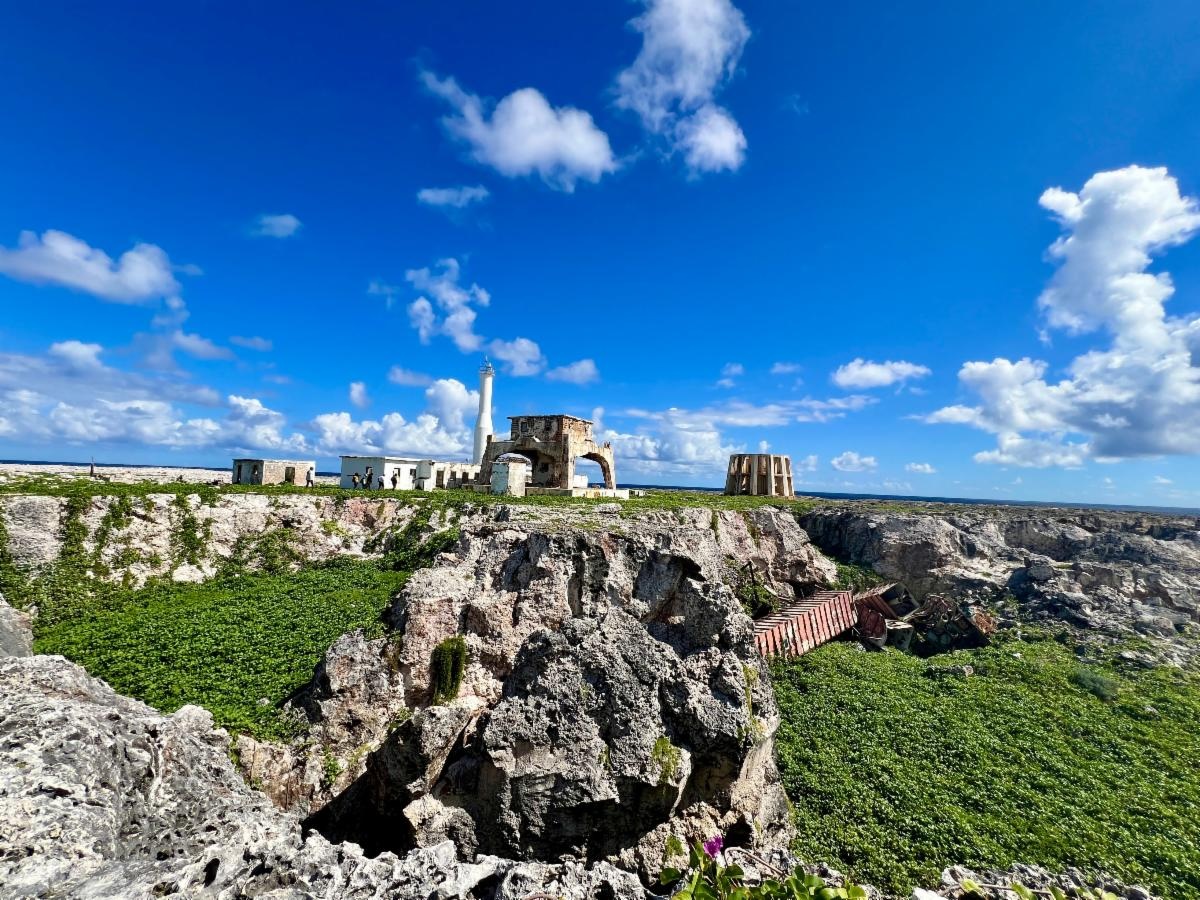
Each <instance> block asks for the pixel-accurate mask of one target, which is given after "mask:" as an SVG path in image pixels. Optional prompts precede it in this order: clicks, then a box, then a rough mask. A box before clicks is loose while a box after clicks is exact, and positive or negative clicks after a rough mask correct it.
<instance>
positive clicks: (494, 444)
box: [478, 415, 617, 495]
mask: <svg viewBox="0 0 1200 900" xmlns="http://www.w3.org/2000/svg"><path fill="white" fill-rule="evenodd" d="M509 421H510V422H512V428H511V430H510V433H509V438H508V440H506V441H498V440H495V439H494V438H493V439H492V440H491V441H489V442H488V444H487V447H486V449H485V450H484V453H483V463H482V465H481V466H480V473H479V478H478V483H479V484H481V485H485V484H486V485H490V484H491V483H492V470H493V468H494V466H495V465H496V462H497V461H498V460H499V459H500V457H502V456H507V455H516V456H523V457H525V459H527V460H529V464H530V486H529V487H530V493H563V494H574V493H578V492H589V489H588V488H579V487H577V486H576V484H575V461H576V460H577V459H588V460H592V461H593V462H595V463H598V464H599V466H600V472H601V474H602V475H603V477H604V488H605V489H606V490H607V491H610V492H614V495H615V491H616V487H617V479H616V469H615V465H614V462H613V450H612V445H611V444H608V443H605V444H597V443H596V440H595V437H594V436H593V434H592V423H591V422H589V421H588V420H587V419H580V418H576V417H575V416H566V415H553V416H509ZM593 493H594V492H593Z"/></svg>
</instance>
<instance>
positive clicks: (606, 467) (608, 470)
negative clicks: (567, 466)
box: [579, 450, 617, 490]
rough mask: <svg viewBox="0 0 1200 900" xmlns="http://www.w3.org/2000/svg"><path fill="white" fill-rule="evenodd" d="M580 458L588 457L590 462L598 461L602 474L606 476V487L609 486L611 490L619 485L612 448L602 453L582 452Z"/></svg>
mask: <svg viewBox="0 0 1200 900" xmlns="http://www.w3.org/2000/svg"><path fill="white" fill-rule="evenodd" d="M579 458H580V459H586V460H588V461H590V462H594V463H597V464H598V465H599V466H600V474H601V475H602V476H603V478H604V486H605V487H606V488H609V489H610V490H611V489H612V488H615V487H616V486H617V476H616V472H614V471H613V460H612V451H611V450H610V451H609V452H608V453H600V452H596V453H584V454H581V455H580V457H579Z"/></svg>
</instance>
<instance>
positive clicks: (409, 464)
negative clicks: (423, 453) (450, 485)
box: [338, 456, 427, 491]
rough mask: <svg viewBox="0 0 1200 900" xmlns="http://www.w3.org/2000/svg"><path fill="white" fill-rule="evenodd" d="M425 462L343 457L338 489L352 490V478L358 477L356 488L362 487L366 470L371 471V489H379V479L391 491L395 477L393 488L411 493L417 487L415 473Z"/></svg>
mask: <svg viewBox="0 0 1200 900" xmlns="http://www.w3.org/2000/svg"><path fill="white" fill-rule="evenodd" d="M425 462H427V460H422V459H409V458H407V457H402V456H343V457H342V477H341V480H340V481H339V482H338V486H339V487H343V488H353V487H354V477H353V476H355V475H358V478H359V483H358V486H359V487H362V486H363V480H362V479H363V478H364V476H365V475H366V472H367V469H368V468H369V469H370V470H371V482H372V483H371V487H372V488H378V487H379V479H380V478H382V479H383V486H384V487H385V488H387V489H388V490H391V489H392V487H393V485H392V476H393V475H395V476H396V484H395V487H396V489H397V490H401V491H411V490H412V489H413V488H415V487H417V473H418V471H419V470H420V467H421V466H422V464H424V463H425Z"/></svg>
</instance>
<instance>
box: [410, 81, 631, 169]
mask: <svg viewBox="0 0 1200 900" xmlns="http://www.w3.org/2000/svg"><path fill="white" fill-rule="evenodd" d="M421 80H422V82H423V83H424V84H425V87H426V88H428V89H429V90H430V91H431V92H432V93H434V94H436V95H437V96H438V97H440V98H442V99H443V100H445V101H446V102H447V103H448V104H449V105H450V106H451V107H452V108H453V109H454V111H455V112H454V114H453V115H449V116H446V117H444V118H443V119H442V122H443V124H444V125H445V126H446V130H447V131H449V132H450V134H451V135H453V136H454V137H456V138H458V139H459V140H461V141H463V142H464V143H465V144H466V145H467V146H468V147H470V150H471V156H472V157H473V158H474V159H475V161H476V162H480V163H483V164H484V165H488V166H491V167H492V168H494V169H495V170H496V171H497V172H499V173H500V174H502V175H507V176H509V177H510V178H511V177H517V176H522V175H533V174H537V175H538V176H540V177H541V179H542V180H543V181H544V182H546V184H548V185H550V186H552V187H555V188H558V189H559V190H563V191H572V190H574V189H575V184H576V182H577V181H579V180H584V181H591V182H596V181H599V180H600V179H601V178H602V177H603V176H604V175H606V174H608V173H609V172H614V171H616V169H617V163H616V160H615V159H614V158H613V154H612V148H611V147H610V146H609V143H608V135H606V134H605V133H604V132H603V131H601V130H600V129H599V128H597V127H596V123H595V122H593V121H592V117H591V116H590V115H589V114H588V113H586V112H584V111H583V110H581V109H576V108H574V107H572V106H562V107H554V106H551V105H550V103H549V101H548V100H546V98H545V97H544V96H542V94H541V92H539V91H537V90H536V89H534V88H522V89H520V90H517V91H513V92H512V93H511V94H509V95H508V96H507V97H504V98H503V99H502V100H500V102H499V103H497V104H496V106H495V108H494V109H491V110H490V111H489V110H488V108H487V105H486V104H485V103H484V101H483V100H481V99H480V98H479V97H477V96H476V95H475V94H472V93H469V92H467V91H465V90H463V89H462V88H461V87H459V85H458V83H457V82H456V81H455V80H454V79H453V78H438V77H437V76H436V75H434V74H433V73H432V72H422V73H421Z"/></svg>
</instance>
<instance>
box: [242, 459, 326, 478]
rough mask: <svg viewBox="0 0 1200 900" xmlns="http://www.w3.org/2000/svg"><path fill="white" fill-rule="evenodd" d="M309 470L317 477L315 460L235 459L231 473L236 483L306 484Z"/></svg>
mask: <svg viewBox="0 0 1200 900" xmlns="http://www.w3.org/2000/svg"><path fill="white" fill-rule="evenodd" d="M309 470H312V473H313V477H314V478H315V477H316V474H317V463H316V461H315V460H311V459H235V460H234V461H233V468H232V470H231V472H230V475H231V480H232V481H233V483H234V484H304V483H305V480H306V476H307V475H308V472H309Z"/></svg>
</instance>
